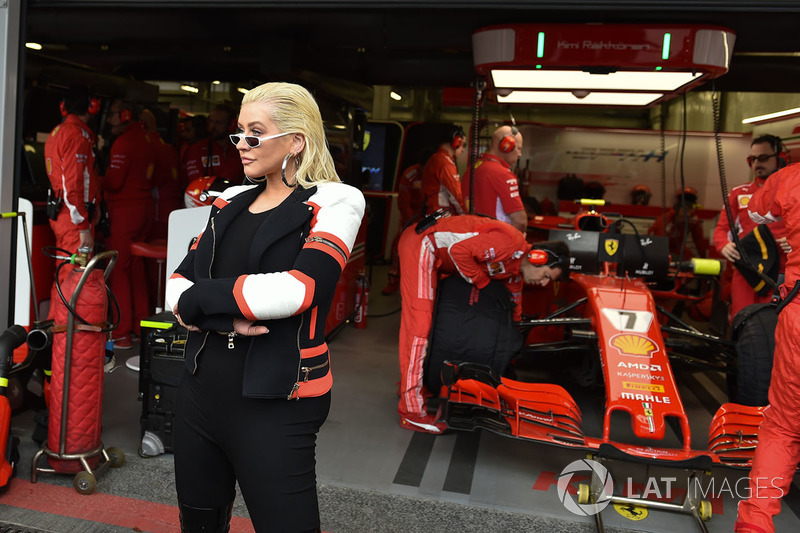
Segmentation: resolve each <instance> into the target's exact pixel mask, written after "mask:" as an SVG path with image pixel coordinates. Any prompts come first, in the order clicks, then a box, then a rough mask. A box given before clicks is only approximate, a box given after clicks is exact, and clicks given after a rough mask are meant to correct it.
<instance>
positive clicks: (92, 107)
mask: <svg viewBox="0 0 800 533" xmlns="http://www.w3.org/2000/svg"><path fill="white" fill-rule="evenodd" d="M100 104H101V101H100V99H99V98H93V97H91V96H90V97H89V103H88V105H87V106H86V112H87V113H89V114H90V115H96V114H97V113H99V112H100ZM58 109H59V110H60V111H61V116H62V117H66V116H67V115H69V111H67V104H66V103H65V102H64V100H61V103H60V104H58Z"/></svg>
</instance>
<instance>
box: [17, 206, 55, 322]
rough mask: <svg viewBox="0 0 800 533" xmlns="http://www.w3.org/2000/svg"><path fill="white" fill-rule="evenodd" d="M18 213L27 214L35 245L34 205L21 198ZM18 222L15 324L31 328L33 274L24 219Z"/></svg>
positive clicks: (30, 237) (29, 240) (20, 218)
mask: <svg viewBox="0 0 800 533" xmlns="http://www.w3.org/2000/svg"><path fill="white" fill-rule="evenodd" d="M17 212H18V213H25V218H26V221H25V226H26V229H27V230H28V242H29V243H33V204H32V203H31V202H30V201H29V200H26V199H24V198H20V199H19V209H18V210H17ZM17 222H18V223H17V267H16V269H17V277H16V280H17V281H16V283H15V284H14V324H19V325H20V326H29V325H30V324H31V319H30V316H31V314H30V308H31V274H30V269H29V268H28V257H29V254H28V250H26V249H25V234H24V233H23V228H22V217H19V218H17ZM48 289H49V287H48ZM41 296H42V295H41V294H39V295H37V297H41Z"/></svg>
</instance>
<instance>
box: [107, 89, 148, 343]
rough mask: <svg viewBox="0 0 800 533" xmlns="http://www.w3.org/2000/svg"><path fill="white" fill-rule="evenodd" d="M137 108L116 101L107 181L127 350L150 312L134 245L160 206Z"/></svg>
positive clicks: (120, 330) (118, 339) (119, 335)
mask: <svg viewBox="0 0 800 533" xmlns="http://www.w3.org/2000/svg"><path fill="white" fill-rule="evenodd" d="M134 107H135V106H134V105H133V103H132V102H128V101H124V100H114V102H112V104H111V108H110V110H109V112H108V113H109V114H108V119H107V121H108V124H109V126H110V127H111V135H112V136H114V137H115V139H114V142H113V143H112V145H111V152H110V155H109V161H110V162H109V166H108V170H107V171H106V175H105V176H104V177H103V180H102V184H103V194H104V198H105V201H106V205H107V206H108V218H109V225H110V228H111V234H110V235H109V237H108V240H107V241H106V248H107V249H109V250H117V252H118V253H119V256H118V258H117V264H116V266H114V269H113V270H112V271H111V277H110V280H109V285H110V287H111V291H112V292H113V294H114V296H115V298H116V299H117V302H118V303H119V307H120V320H119V325H118V326H117V329H116V330H115V331H114V337H115V340H114V347H115V348H120V349H123V350H124V349H128V348H130V347H131V346H132V339H131V334H132V333H135V331H134V330H138V324H139V321H140V320H141V319H142V318H146V317H147V315H148V314H149V309H148V307H149V306H148V294H149V291H148V290H147V279H146V276H145V271H144V264H143V262H142V259H141V258H140V257H135V256H133V255H131V251H130V245H131V243H133V242H136V241H145V240H147V234H148V230H149V229H150V224H151V222H152V220H153V213H154V209H155V207H154V204H153V194H152V192H151V189H152V188H153V187H154V183H153V170H154V167H155V150H154V146H153V144H152V143H151V142H150V140H149V139H148V137H147V132H146V131H145V129H144V124H142V122H139V121H137V118H138V117H137V116H136V114H135V109H134Z"/></svg>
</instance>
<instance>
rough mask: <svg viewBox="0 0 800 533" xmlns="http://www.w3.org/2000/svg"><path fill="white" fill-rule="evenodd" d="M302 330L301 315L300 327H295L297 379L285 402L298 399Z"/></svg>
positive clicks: (301, 361) (301, 362) (301, 319)
mask: <svg viewBox="0 0 800 533" xmlns="http://www.w3.org/2000/svg"><path fill="white" fill-rule="evenodd" d="M302 329H303V315H302V314H301V315H300V325H299V326H298V327H297V337H296V338H297V379H296V380H295V382H294V385H292V390H290V391H289V396H287V397H286V399H287V400H291V399H292V398H294V399H295V400H299V399H300V393H299V392H298V391H299V390H300V372H302V371H303V368H302V364H303V356H302V355H301V354H300V331H301V330H302ZM295 395H297V397H295Z"/></svg>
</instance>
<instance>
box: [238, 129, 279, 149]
mask: <svg viewBox="0 0 800 533" xmlns="http://www.w3.org/2000/svg"><path fill="white" fill-rule="evenodd" d="M289 133H291V132H288V131H287V132H285V133H276V134H275V135H267V136H265V137H256V136H255V135H245V134H244V133H231V134H230V135H229V137H230V139H231V142H232V143H233V145H234V146H238V145H239V141H241V140H242V139H244V142H245V143H247V146H249V147H250V148H258V147H259V146H261V141H268V140H270V139H275V138H277V137H283V136H284V135H289Z"/></svg>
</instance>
